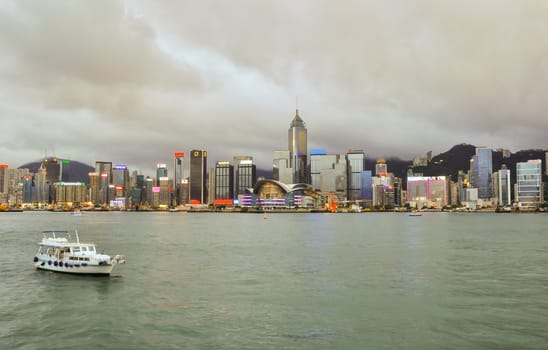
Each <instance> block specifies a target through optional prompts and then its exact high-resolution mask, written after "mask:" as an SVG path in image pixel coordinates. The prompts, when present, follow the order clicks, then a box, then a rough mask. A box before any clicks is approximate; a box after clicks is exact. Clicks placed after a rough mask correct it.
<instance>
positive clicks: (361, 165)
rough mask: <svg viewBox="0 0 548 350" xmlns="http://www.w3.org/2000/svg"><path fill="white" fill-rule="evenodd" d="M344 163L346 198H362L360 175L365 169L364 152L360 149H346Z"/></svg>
mask: <svg viewBox="0 0 548 350" xmlns="http://www.w3.org/2000/svg"><path fill="white" fill-rule="evenodd" d="M346 165H347V167H348V175H347V180H348V185H347V190H348V200H351V201H352V200H360V199H364V198H363V193H362V180H361V176H362V173H363V171H364V170H365V153H364V152H363V151H362V150H348V152H347V153H346Z"/></svg>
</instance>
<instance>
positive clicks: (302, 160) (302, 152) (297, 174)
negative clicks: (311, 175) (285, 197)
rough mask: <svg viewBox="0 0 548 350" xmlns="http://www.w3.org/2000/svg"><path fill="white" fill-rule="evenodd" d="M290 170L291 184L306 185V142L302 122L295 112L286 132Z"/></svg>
mask: <svg viewBox="0 0 548 350" xmlns="http://www.w3.org/2000/svg"><path fill="white" fill-rule="evenodd" d="M288 150H289V153H290V157H291V158H290V165H289V166H290V168H292V169H293V179H292V183H308V181H309V180H308V140H307V130H306V125H305V123H304V121H303V120H302V119H301V117H300V116H299V110H298V109H297V110H296V113H295V117H294V118H293V120H292V121H291V124H290V125H289V130H288Z"/></svg>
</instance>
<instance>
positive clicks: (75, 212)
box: [72, 209, 82, 216]
mask: <svg viewBox="0 0 548 350" xmlns="http://www.w3.org/2000/svg"><path fill="white" fill-rule="evenodd" d="M72 216H82V212H81V211H80V209H75V210H74V211H73V212H72Z"/></svg>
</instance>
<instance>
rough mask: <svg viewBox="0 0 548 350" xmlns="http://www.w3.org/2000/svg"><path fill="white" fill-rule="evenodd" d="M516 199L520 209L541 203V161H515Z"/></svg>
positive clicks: (535, 207)
mask: <svg viewBox="0 0 548 350" xmlns="http://www.w3.org/2000/svg"><path fill="white" fill-rule="evenodd" d="M516 187H517V193H516V201H517V202H518V207H519V208H520V209H526V210H527V209H537V208H538V207H539V206H540V204H542V203H543V186H542V161H541V160H540V159H534V160H528V161H527V162H518V163H516Z"/></svg>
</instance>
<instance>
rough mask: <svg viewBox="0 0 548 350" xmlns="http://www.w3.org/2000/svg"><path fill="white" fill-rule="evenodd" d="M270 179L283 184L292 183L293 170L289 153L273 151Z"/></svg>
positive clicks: (286, 151)
mask: <svg viewBox="0 0 548 350" xmlns="http://www.w3.org/2000/svg"><path fill="white" fill-rule="evenodd" d="M272 178H273V179H274V180H277V181H280V182H282V183H285V184H291V183H293V168H291V152H290V151H288V150H283V151H274V160H273V164H272Z"/></svg>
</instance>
